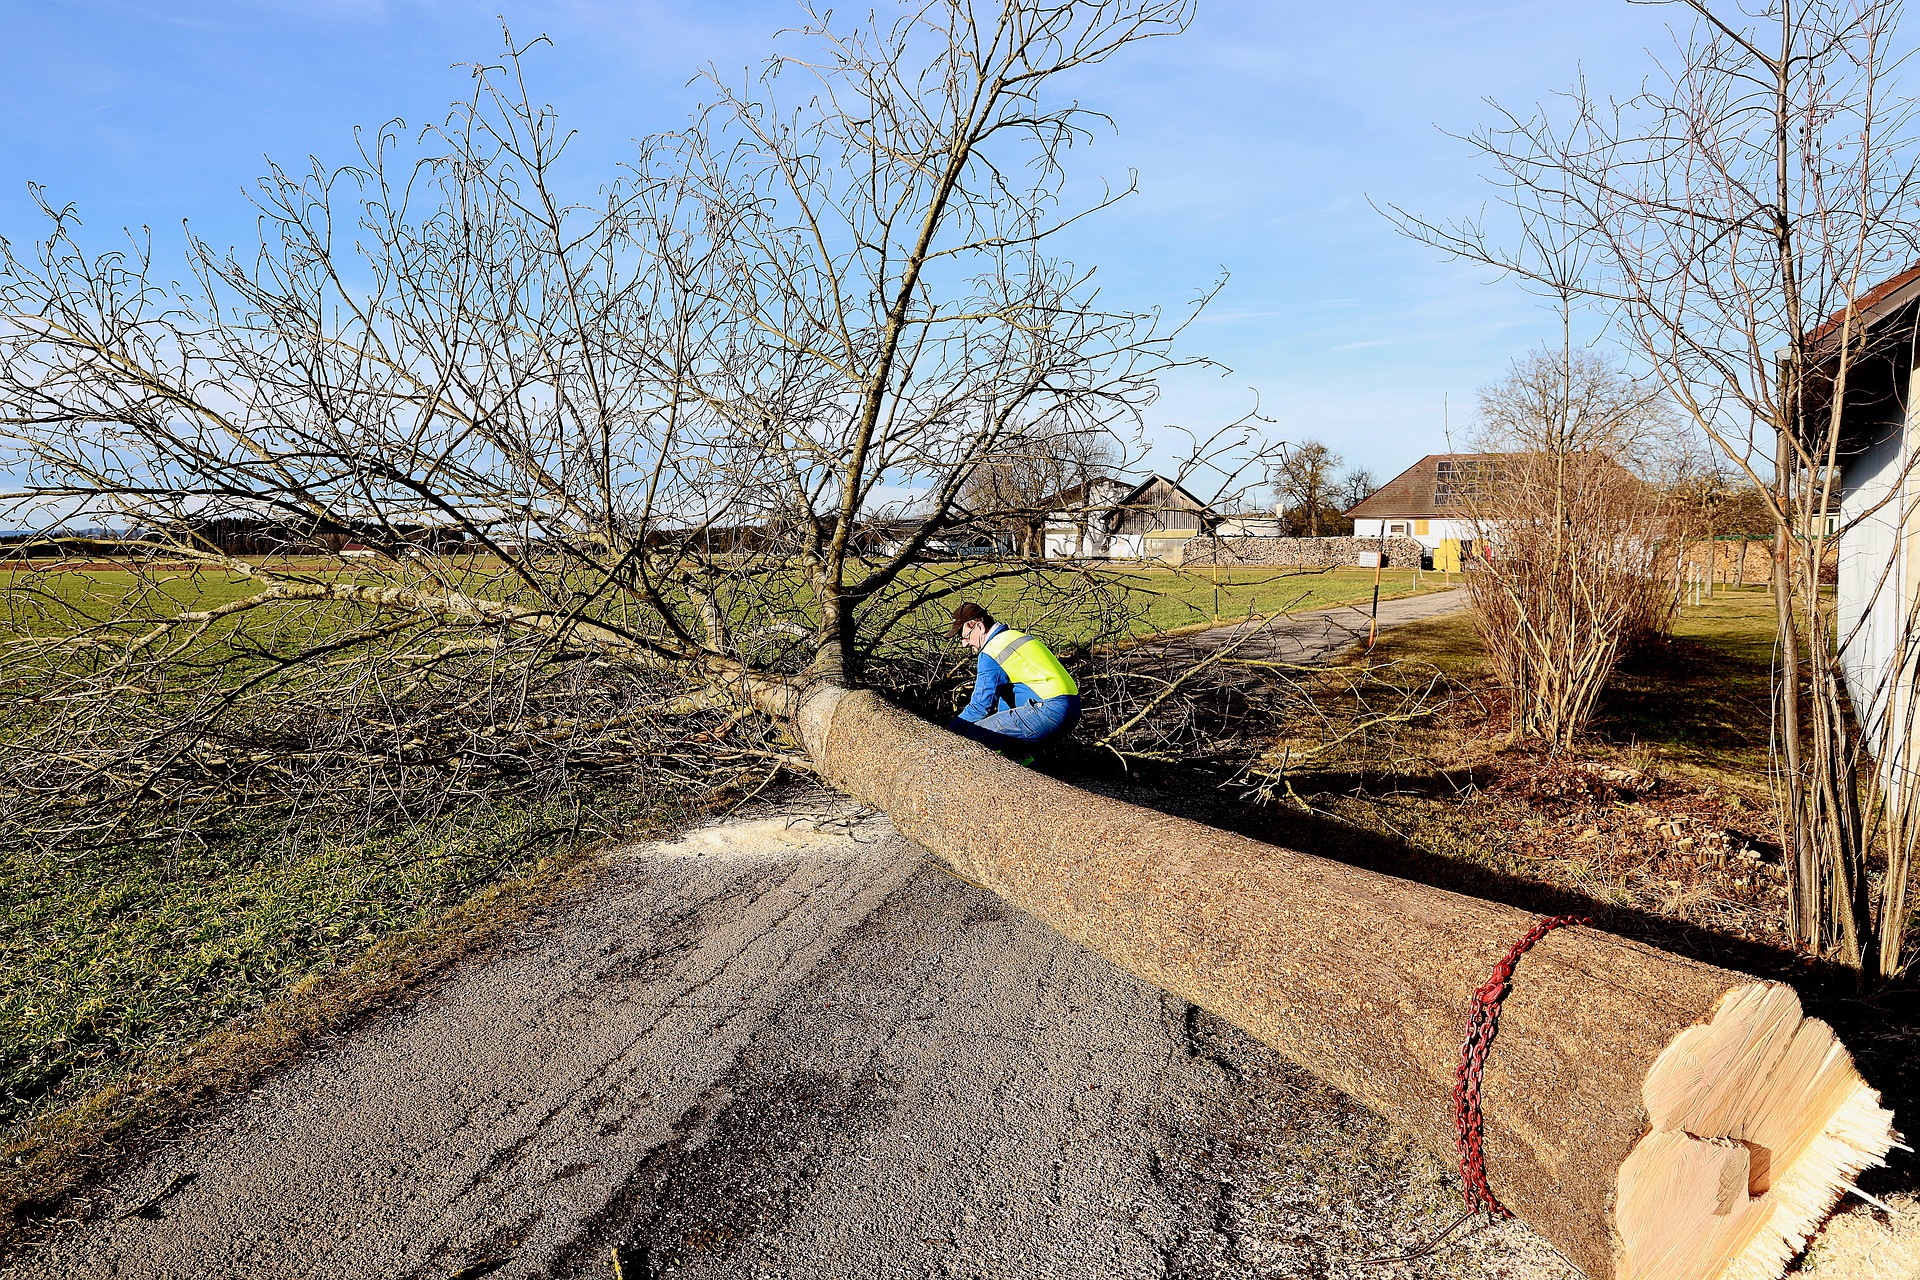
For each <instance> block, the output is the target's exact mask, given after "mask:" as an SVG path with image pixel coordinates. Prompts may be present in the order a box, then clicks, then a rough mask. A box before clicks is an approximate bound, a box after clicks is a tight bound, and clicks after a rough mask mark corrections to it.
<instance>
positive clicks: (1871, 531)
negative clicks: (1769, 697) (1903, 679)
mask: <svg viewBox="0 0 1920 1280" xmlns="http://www.w3.org/2000/svg"><path fill="white" fill-rule="evenodd" d="M1909 435H1910V432H1909V431H1907V430H1903V429H1902V427H1901V425H1900V424H1898V423H1895V424H1889V425H1888V426H1887V428H1886V430H1885V433H1884V434H1883V435H1882V436H1881V438H1880V439H1879V440H1878V441H1876V442H1875V443H1874V444H1873V446H1872V447H1871V448H1870V449H1868V450H1867V451H1866V452H1864V453H1862V454H1859V455H1857V456H1856V457H1855V458H1854V459H1853V460H1852V461H1851V462H1849V463H1848V464H1847V465H1846V467H1845V469H1844V470H1843V471H1842V473H1841V480H1842V484H1843V485H1844V492H1843V494H1842V497H1841V501H1840V519H1841V523H1842V524H1843V525H1845V524H1852V523H1853V522H1854V521H1855V520H1858V521H1859V524H1858V525H1857V526H1855V527H1853V528H1851V529H1849V530H1848V531H1847V533H1846V535H1845V536H1844V537H1842V538H1841V540H1840V573H1839V583H1838V590H1837V592H1836V595H1837V597H1838V599H1837V601H1836V605H1837V611H1838V619H1837V621H1838V623H1839V630H1840V639H1841V640H1842V641H1846V642H1847V645H1846V649H1845V650H1844V651H1843V652H1842V654H1841V666H1842V667H1843V669H1844V670H1845V672H1846V677H1847V692H1848V694H1849V695H1850V696H1851V697H1852V698H1853V705H1854V710H1855V712H1856V713H1857V714H1858V715H1859V716H1860V718H1861V721H1862V722H1863V724H1864V725H1866V726H1867V727H1868V729H1869V732H1870V733H1871V732H1873V731H1875V730H1877V729H1878V728H1879V723H1878V722H1879V717H1880V715H1881V713H1882V712H1883V711H1884V709H1885V706H1886V695H1887V690H1888V687H1889V683H1890V680H1891V672H1892V669H1893V663H1894V658H1895V650H1896V646H1897V645H1898V644H1899V637H1900V632H1901V629H1902V628H1901V625H1900V623H1901V618H1902V615H1903V614H1904V612H1905V610H1906V609H1907V608H1908V607H1909V606H1910V605H1911V604H1912V601H1911V600H1909V599H1907V598H1906V597H1907V594H1908V591H1909V587H1908V578H1909V575H1908V573H1907V569H1908V567H1909V566H1907V565H1906V564H1904V563H1903V561H1904V560H1905V558H1906V557H1904V556H1902V554H1901V546H1900V544H1901V537H1900V528H1901V525H1902V523H1903V516H1905V517H1907V518H1908V519H1910V518H1911V514H1912V513H1911V511H1907V512H1903V511H1902V507H1909V508H1910V507H1911V505H1912V502H1913V495H1914V493H1915V485H1914V484H1913V483H1912V482H1911V481H1909V482H1908V484H1907V486H1906V490H1907V492H1906V497H1905V500H1904V501H1903V500H1902V497H1901V495H1900V494H1897V493H1896V492H1895V490H1896V488H1897V487H1898V486H1899V485H1900V483H1901V476H1902V473H1903V472H1904V471H1905V469H1906V468H1905V463H1906V461H1907V452H1906V449H1904V448H1903V447H1902V444H1903V439H1904V438H1906V437H1908V436H1909ZM1876 507H1877V508H1878V510H1875V508H1876ZM1856 627H1857V628H1858V629H1859V630H1858V633H1857V634H1854V629H1855V628H1856ZM1850 634H1851V635H1852V639H1851V640H1850V641H1849V640H1848V636H1849V635H1850Z"/></svg>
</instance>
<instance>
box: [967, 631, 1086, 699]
mask: <svg viewBox="0 0 1920 1280" xmlns="http://www.w3.org/2000/svg"><path fill="white" fill-rule="evenodd" d="M981 648H982V651H983V652H985V653H986V655H987V656H988V657H989V658H992V659H993V660H994V661H995V662H997V663H999V664H1000V669H1001V670H1002V671H1004V672H1006V673H1007V679H1008V680H1009V681H1011V682H1012V683H1014V684H1023V685H1025V686H1027V688H1029V689H1031V690H1033V696H1034V697H1036V698H1041V699H1045V698H1063V697H1065V696H1066V695H1068V694H1070V693H1079V692H1080V686H1079V685H1077V684H1075V683H1074V682H1073V677H1072V676H1071V675H1069V674H1068V673H1067V669H1066V668H1065V667H1063V666H1061V665H1060V659H1058V658H1056V657H1054V656H1053V650H1051V649H1049V648H1047V646H1046V645H1044V644H1042V643H1041V642H1040V641H1039V640H1038V639H1036V638H1035V637H1033V636H1030V635H1028V634H1027V633H1026V632H1024V631H1015V630H1014V629H1013V628H1012V627H1008V628H1007V629H1006V630H1004V631H999V632H996V633H994V636H993V638H992V639H991V640H989V641H987V643H986V644H985V645H983V646H981Z"/></svg>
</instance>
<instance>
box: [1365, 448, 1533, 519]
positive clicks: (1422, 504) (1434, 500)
mask: <svg viewBox="0 0 1920 1280" xmlns="http://www.w3.org/2000/svg"><path fill="white" fill-rule="evenodd" d="M1500 456H1501V455H1500V454H1497V453H1430V454H1428V455H1427V456H1426V457H1424V458H1422V459H1420V461H1418V462H1416V463H1414V464H1413V465H1412V466H1410V467H1408V468H1407V469H1406V470H1405V471H1402V472H1401V473H1400V474H1399V475H1397V476H1395V477H1394V478H1393V479H1391V480H1389V481H1387V482H1386V483H1385V484H1383V485H1381V486H1380V487H1379V488H1378V489H1375V490H1374V491H1373V492H1372V493H1370V494H1368V495H1367V496H1366V497H1364V498H1362V499H1360V501H1358V502H1356V503H1354V504H1353V505H1352V506H1351V507H1348V508H1347V512H1346V514H1347V515H1349V516H1353V517H1357V518H1359V519H1362V520H1372V519H1378V518H1381V517H1392V516H1422V517H1424V516H1448V515H1454V514H1456V513H1458V512H1459V511H1460V510H1461V509H1462V503H1461V502H1460V501H1459V499H1460V498H1461V497H1466V496H1471V493H1470V490H1471V485H1472V482H1473V478H1474V477H1475V475H1476V473H1477V472H1478V470H1479V469H1478V468H1477V467H1476V466H1475V465H1474V464H1476V463H1480V462H1484V461H1486V460H1488V459H1492V458H1498V457H1500ZM1462 463H1464V464H1466V465H1465V466H1461V465H1460V464H1462ZM1442 464H1445V467H1444V468H1443V466H1442Z"/></svg>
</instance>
